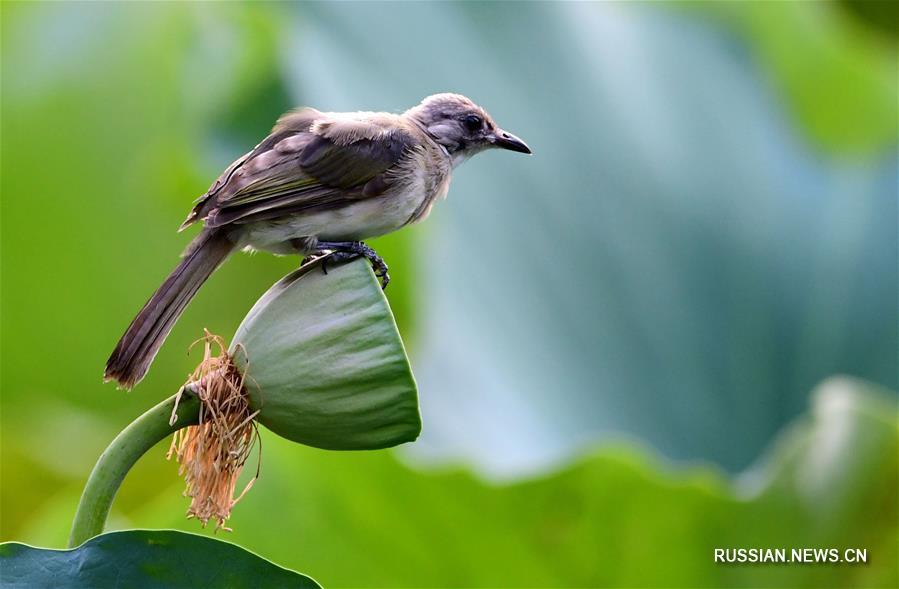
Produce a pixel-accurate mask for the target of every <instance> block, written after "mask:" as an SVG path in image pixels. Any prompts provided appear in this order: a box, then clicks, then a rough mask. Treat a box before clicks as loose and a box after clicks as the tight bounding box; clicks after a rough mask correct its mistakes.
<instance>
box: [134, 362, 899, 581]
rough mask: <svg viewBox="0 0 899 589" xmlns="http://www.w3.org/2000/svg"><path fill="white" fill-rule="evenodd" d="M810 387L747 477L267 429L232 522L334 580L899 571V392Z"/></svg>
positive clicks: (244, 536)
mask: <svg viewBox="0 0 899 589" xmlns="http://www.w3.org/2000/svg"><path fill="white" fill-rule="evenodd" d="M812 399H813V405H812V407H811V411H810V412H809V413H808V414H806V415H804V416H803V417H801V418H800V419H799V420H797V421H796V422H795V423H794V424H793V425H792V426H791V427H790V428H788V429H787V430H786V431H785V432H784V434H782V435H781V436H780V437H779V439H778V440H777V441H776V443H774V444H773V446H772V447H771V448H770V449H769V451H768V452H767V453H766V455H765V457H764V458H762V459H761V460H760V461H759V462H758V463H757V464H756V465H755V467H754V468H753V469H751V470H750V471H749V472H748V473H747V474H746V475H744V476H743V477H741V478H740V479H737V480H736V481H733V482H732V481H729V480H728V479H727V478H726V477H725V476H723V475H722V473H721V472H720V471H717V470H714V469H710V468H708V467H707V466H702V465H693V466H684V465H672V464H663V463H660V462H659V461H658V460H657V459H655V458H651V457H650V456H649V455H648V453H647V452H645V451H644V450H641V449H635V448H634V447H633V446H632V445H622V444H617V445H614V446H610V447H606V448H603V449H600V450H596V451H594V452H591V453H589V454H587V455H585V456H583V457H581V458H580V459H579V460H577V461H576V462H575V463H574V464H572V465H570V466H567V467H565V468H562V469H561V470H559V471H557V472H554V473H549V474H546V475H544V476H540V477H535V478H533V479H529V480H524V481H521V482H515V483H505V484H499V483H495V482H494V483H490V482H485V481H483V480H480V479H478V478H477V477H475V476H473V475H472V474H471V473H470V471H468V470H467V469H464V468H456V469H452V470H449V471H446V470H444V471H440V472H420V471H418V470H415V469H410V468H409V467H408V466H405V465H403V464H401V463H399V462H398V461H397V460H396V458H395V457H393V456H391V455H390V454H387V453H382V452H376V453H369V452H362V453H360V452H347V453H334V452H322V451H318V450H313V449H303V448H301V447H299V446H296V445H295V444H292V443H290V442H285V441H283V440H280V439H279V438H277V437H275V436H267V437H266V438H265V440H264V448H265V456H264V458H263V476H262V478H261V479H260V480H259V481H258V482H257V484H256V486H255V487H254V489H253V491H252V492H251V493H250V494H248V495H247V496H246V497H245V499H244V500H243V501H242V502H241V503H240V504H239V505H238V506H237V508H236V509H235V511H234V515H233V517H232V519H231V520H230V522H229V524H230V525H231V526H232V527H233V528H234V530H235V531H234V533H233V536H231V537H232V538H233V540H234V541H236V542H239V543H240V544H242V545H245V546H252V547H253V549H254V550H257V551H258V552H259V553H260V554H262V555H264V556H265V557H266V558H270V559H272V560H273V561H275V562H278V563H281V564H283V565H284V566H290V567H294V568H298V569H300V570H305V571H308V572H309V573H310V574H312V575H313V576H314V577H315V578H316V579H319V580H320V581H321V582H322V583H323V584H325V585H327V586H333V587H360V586H367V587H388V586H389V587H414V586H418V587H421V586H426V587H490V586H495V587H500V586H501V587H562V586H570V587H621V586H627V587H692V588H713V587H714V588H717V587H784V588H792V589H795V588H798V587H810V588H814V587H825V586H826V587H852V586H859V587H868V588H875V587H884V588H886V587H895V586H897V582H899V577H897V574H899V573H897V570H896V561H895V554H896V551H897V549H899V545H897V538H899V513H897V509H899V494H897V485H899V472H897V469H899V465H897V462H896V456H897V452H899V408H897V407H896V404H895V402H894V401H893V399H892V398H891V393H889V392H888V391H884V390H882V389H878V388H877V387H873V386H871V385H869V384H867V383H863V382H859V381H854V380H848V379H835V380H830V381H828V382H826V383H824V384H823V385H822V386H821V387H819V388H818V390H817V391H816V392H815V393H814V394H813V395H812ZM425 427H427V423H426V424H425ZM180 510H181V502H180V498H179V497H177V492H176V491H175V490H174V489H173V490H171V491H170V492H169V493H166V494H164V495H161V496H160V497H159V498H157V499H156V500H155V501H151V502H149V503H148V504H146V505H143V506H139V507H137V508H136V509H133V510H129V511H128V513H127V521H128V522H129V525H136V526H148V525H155V526H158V525H161V524H162V525H167V526H174V527H178V528H182V529H192V527H193V524H192V522H184V521H183V520H182V519H181V517H180ZM123 515H125V514H123ZM738 547H747V548H749V547H784V548H788V549H789V548H804V547H836V548H839V549H840V550H842V549H844V548H855V547H858V548H867V549H868V563H867V564H865V565H850V564H839V565H810V564H805V565H799V564H791V565H784V564H779V565H778V564H762V565H759V564H754V565H750V564H742V565H739V564H727V565H723V564H715V563H714V562H713V550H714V548H738ZM348 554H350V555H352V559H351V562H348V560H347V555H348Z"/></svg>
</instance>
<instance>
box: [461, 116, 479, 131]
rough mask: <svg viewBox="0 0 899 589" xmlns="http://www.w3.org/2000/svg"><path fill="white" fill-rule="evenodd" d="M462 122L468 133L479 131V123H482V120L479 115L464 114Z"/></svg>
mask: <svg viewBox="0 0 899 589" xmlns="http://www.w3.org/2000/svg"><path fill="white" fill-rule="evenodd" d="M462 122H463V123H464V124H465V128H466V129H468V132H469V133H474V132H475V131H479V130H480V129H481V125H483V124H484V121H482V120H481V117H479V116H478V115H465V116H464V117H462Z"/></svg>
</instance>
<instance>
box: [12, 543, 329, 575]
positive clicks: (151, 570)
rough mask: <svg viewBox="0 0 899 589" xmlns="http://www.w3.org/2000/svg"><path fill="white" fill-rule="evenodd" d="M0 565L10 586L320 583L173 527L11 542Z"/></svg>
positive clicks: (241, 550)
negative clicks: (57, 543)
mask: <svg viewBox="0 0 899 589" xmlns="http://www.w3.org/2000/svg"><path fill="white" fill-rule="evenodd" d="M0 564H2V565H3V587H5V588H14V587H23V588H24V587H56V588H57V589H74V588H81V587H85V588H87V587H134V588H139V587H165V588H167V589H169V588H171V589H175V588H180V587H184V588H185V589H187V588H195V587H230V588H232V589H239V588H241V587H263V586H264V587H279V588H280V587H284V588H287V587H289V588H291V589H313V588H315V589H317V588H319V585H318V583H316V582H315V581H313V580H312V579H311V578H309V577H307V576H305V575H301V574H299V573H296V572H294V571H291V570H289V569H285V568H282V567H279V566H278V565H276V564H274V563H271V562H269V561H267V560H265V559H264V558H262V557H260V556H257V555H255V554H253V553H252V552H249V551H247V550H244V549H243V548H241V547H240V546H237V545H235V544H231V543H229V542H223V541H221V540H215V539H212V538H206V537H204V536H198V535H196V534H188V533H185V532H176V531H174V530H127V531H123V532H110V533H108V534H102V535H100V536H96V537H94V538H92V539H90V540H88V541H87V542H85V543H84V544H82V545H81V546H79V547H78V548H73V549H71V550H51V549H49V548H35V547H32V546H28V545H26V544H21V543H18V542H8V543H5V544H0Z"/></svg>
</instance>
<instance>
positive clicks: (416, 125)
mask: <svg viewBox="0 0 899 589" xmlns="http://www.w3.org/2000/svg"><path fill="white" fill-rule="evenodd" d="M492 148H499V149H505V150H510V151H514V152H520V153H525V154H530V153H531V150H530V148H529V147H528V146H527V144H526V143H525V142H524V141H522V140H521V139H519V138H518V137H516V136H515V135H513V134H512V133H509V132H507V131H504V130H503V129H501V128H500V127H499V126H497V125H496V123H495V122H494V120H493V118H492V117H491V116H490V115H489V114H488V113H487V111H486V110H484V109H483V108H481V107H480V106H478V105H477V104H475V103H474V102H472V101H471V100H470V99H469V98H467V97H465V96H462V95H461V94H454V93H441V94H434V95H432V96H428V97H427V98H425V99H423V100H422V101H421V102H420V103H419V104H418V105H416V106H414V107H412V108H410V109H408V110H407V111H405V112H403V113H402V114H394V113H388V112H321V111H318V110H316V109H314V108H309V107H306V108H299V109H294V110H292V111H290V112H288V113H286V114H284V115H282V116H281V117H280V118H279V119H278V120H277V122H276V124H275V126H274V128H273V129H272V131H271V133H270V134H269V135H268V136H267V137H266V138H265V139H263V140H262V141H261V142H260V143H259V144H258V145H256V146H255V147H254V148H253V149H252V150H251V151H249V152H248V153H246V154H245V155H244V156H243V157H240V158H238V159H237V160H236V161H235V162H233V163H232V164H231V165H230V166H228V168H227V169H225V171H224V172H223V173H222V174H221V176H219V177H218V179H216V180H215V182H213V183H212V186H210V188H209V190H208V191H207V192H206V193H205V194H203V195H202V196H200V198H198V199H197V200H196V201H195V206H194V207H193V209H192V210H191V211H190V214H189V215H188V216H187V219H186V220H185V221H184V223H182V225H181V227H180V229H179V231H181V230H184V229H185V228H187V227H189V226H191V225H193V224H195V223H198V222H201V221H202V222H203V228H202V230H201V231H200V233H199V234H198V235H197V237H196V238H194V240H193V241H192V242H191V243H190V245H188V247H187V249H186V250H185V252H184V254H183V255H182V258H181V262H180V263H179V264H178V266H177V267H176V268H175V269H174V270H173V271H172V273H171V274H170V275H169V276H168V278H166V279H165V281H164V282H163V283H162V285H161V286H160V287H159V288H158V289H157V290H156V292H154V293H153V295H152V296H151V297H150V299H149V300H148V301H147V303H146V304H145V305H144V306H143V308H142V309H141V310H140V312H139V313H138V314H137V316H136V317H135V318H134V320H133V321H132V322H131V324H130V325H129V326H128V329H127V330H126V331H125V333H124V335H123V336H122V337H121V339H120V340H119V342H118V344H117V345H116V347H115V349H114V350H113V352H112V354H111V355H110V357H109V360H108V361H107V363H106V370H105V372H104V381H106V382H108V381H115V382H117V383H118V385H119V387H120V388H124V389H126V390H129V389H131V388H133V387H134V386H135V385H136V384H137V383H139V382H140V381H141V380H142V379H143V377H144V375H146V373H147V371H148V370H149V368H150V364H151V363H152V362H153V359H154V358H155V357H156V354H157V352H158V351H159V348H160V347H161V346H162V344H163V342H164V341H165V339H166V337H167V336H168V334H169V332H170V331H171V330H172V328H173V327H174V325H175V322H176V321H177V320H178V318H179V317H180V316H181V314H182V313H183V311H184V309H185V308H186V307H187V305H188V303H189V302H190V301H191V299H192V298H193V297H194V295H195V294H196V293H197V291H198V290H199V288H200V287H201V286H202V285H203V283H204V282H205V281H206V279H208V278H209V277H210V276H211V275H212V273H213V272H215V270H216V269H217V268H218V267H219V266H220V265H221V264H222V263H223V262H224V261H225V260H226V259H227V258H228V257H229V255H230V254H231V253H232V252H234V251H237V250H244V251H251V252H252V251H266V252H270V253H273V254H277V255H291V254H297V255H300V256H303V257H304V258H305V259H306V260H307V261H308V260H310V259H315V258H318V257H321V256H323V255H326V254H328V255H329V258H328V259H331V260H341V259H347V258H354V257H364V258H366V259H367V260H368V261H369V262H370V263H371V264H372V267H373V269H374V271H375V274H376V275H377V276H378V278H379V279H380V280H381V284H382V288H386V286H387V284H388V282H389V280H390V277H389V274H388V267H387V264H386V263H385V262H384V261H383V260H382V259H381V258H380V257H379V256H378V255H377V253H376V252H375V251H374V250H373V249H372V248H371V247H369V246H368V245H366V244H365V243H364V241H363V240H365V239H369V238H372V237H377V236H380V235H384V234H387V233H391V232H393V231H396V230H398V229H401V228H403V227H405V226H407V225H411V224H413V223H418V222H420V221H422V220H424V219H425V218H426V217H428V215H429V214H430V212H431V209H432V207H433V206H434V203H435V202H437V201H439V200H442V199H443V198H445V197H446V194H447V191H448V190H449V184H450V180H451V178H452V174H453V170H454V169H455V168H456V167H457V166H458V165H459V164H461V163H462V162H464V161H465V160H467V159H468V158H470V157H471V156H473V155H475V154H477V153H479V152H482V151H485V150H488V149H492Z"/></svg>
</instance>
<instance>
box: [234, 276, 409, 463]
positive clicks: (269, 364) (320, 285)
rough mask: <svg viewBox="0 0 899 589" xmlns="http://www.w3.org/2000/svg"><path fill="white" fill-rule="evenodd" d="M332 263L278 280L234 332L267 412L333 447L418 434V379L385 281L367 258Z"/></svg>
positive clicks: (267, 418) (310, 440) (252, 388)
mask: <svg viewBox="0 0 899 589" xmlns="http://www.w3.org/2000/svg"><path fill="white" fill-rule="evenodd" d="M322 263H323V262H322V261H319V262H316V263H313V264H309V265H307V266H305V267H303V268H301V269H300V270H297V271H296V272H293V273H292V274H290V275H288V276H286V277H285V278H284V279H282V280H281V281H279V282H278V283H276V284H275V285H274V286H273V287H272V288H271V289H269V290H268V292H266V293H265V294H264V295H263V296H262V298H260V299H259V301H258V302H257V303H256V305H255V306H254V307H253V308H252V309H251V310H250V312H249V314H248V315H247V316H246V318H245V319H244V321H243V323H242V324H241V325H240V327H239V328H238V329H237V333H236V334H235V336H234V339H233V340H232V344H231V353H232V355H233V356H234V359H235V362H236V363H237V364H238V366H239V367H240V368H241V370H243V371H244V373H245V374H246V376H247V378H246V383H247V387H248V389H249V392H250V397H251V405H252V407H253V408H254V409H259V410H260V414H259V416H258V420H259V422H260V423H262V424H263V425H265V426H266V427H267V428H269V429H270V430H272V431H273V432H275V433H277V434H279V435H281V436H283V437H285V438H287V439H290V440H293V441H296V442H300V443H303V444H307V445H309V446H315V447H317V448H327V449H331V450H373V449H377V448H386V447H390V446H395V445H397V444H401V443H403V442H409V441H411V440H414V439H415V438H417V437H418V434H419V432H420V431H421V417H420V415H419V411H418V393H417V388H416V385H415V380H414V378H413V376H412V370H411V368H410V367H409V359H408V358H407V356H406V351H405V349H404V348H403V342H402V340H401V339H400V335H399V332H398V331H397V328H396V322H395V321H394V318H393V315H392V313H391V312H390V307H389V305H388V304H387V299H386V298H385V297H384V294H383V292H382V290H381V287H380V283H379V282H378V280H377V279H376V278H375V276H374V273H373V272H372V270H371V267H370V266H369V264H368V262H366V261H364V260H355V261H353V262H350V263H348V264H339V265H338V264H334V263H333V262H332V263H330V264H328V267H327V273H325V272H324V271H322V267H321V264H322Z"/></svg>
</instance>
